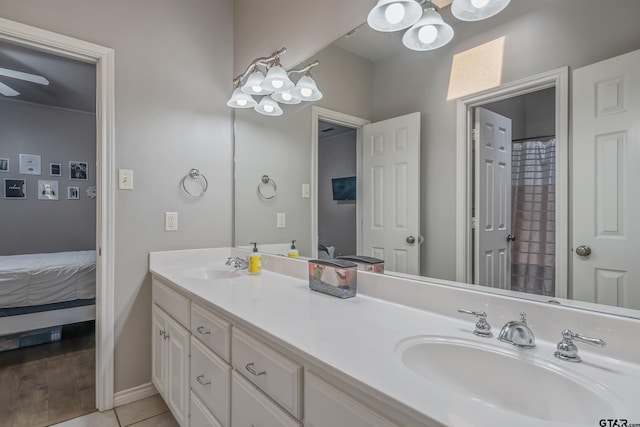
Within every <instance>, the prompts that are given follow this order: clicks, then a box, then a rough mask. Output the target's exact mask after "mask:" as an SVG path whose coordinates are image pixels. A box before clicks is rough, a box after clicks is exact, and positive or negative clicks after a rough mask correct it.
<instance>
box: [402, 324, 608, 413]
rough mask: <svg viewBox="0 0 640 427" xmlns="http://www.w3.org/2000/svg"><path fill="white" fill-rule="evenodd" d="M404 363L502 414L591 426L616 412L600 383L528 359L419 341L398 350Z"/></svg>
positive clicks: (473, 345)
mask: <svg viewBox="0 0 640 427" xmlns="http://www.w3.org/2000/svg"><path fill="white" fill-rule="evenodd" d="M396 349H397V353H398V355H399V357H400V358H401V361H402V363H403V364H404V365H405V366H406V367H407V368H409V369H410V370H412V371H413V372H415V373H417V374H418V375H421V376H422V377H424V378H425V379H427V380H429V382H430V385H432V386H434V387H442V388H448V389H450V390H452V391H454V392H457V393H459V394H462V395H464V396H467V397H470V398H473V399H474V400H479V401H482V402H484V403H486V404H487V405H490V406H494V407H498V408H500V409H502V410H505V411H510V412H514V413H517V414H520V415H524V416H528V417H533V418H537V419H540V420H549V421H551V420H553V421H556V422H566V423H585V424H589V423H591V424H592V425H596V424H593V423H594V420H596V422H597V420H599V419H601V418H602V417H603V416H604V415H603V414H612V413H615V411H614V408H613V406H612V404H611V403H610V402H608V401H607V400H605V399H604V398H603V397H601V396H611V395H612V394H611V391H610V390H608V389H606V388H605V387H604V386H602V385H601V384H599V383H596V382H593V381H590V380H589V379H584V378H574V377H573V376H570V375H568V374H566V373H565V372H564V371H563V370H561V367H559V366H556V365H554V364H552V363H549V362H546V361H543V360H537V359H534V357H533V356H531V355H526V354H523V353H522V352H520V353H515V354H514V352H513V350H512V351H511V352H509V351H506V350H505V351H502V350H501V349H500V348H498V347H494V346H492V345H486V344H483V343H478V342H475V341H471V340H466V339H460V338H452V337H438V336H417V337H412V338H407V339H405V340H403V341H401V342H400V343H399V344H398V345H397V348H396Z"/></svg>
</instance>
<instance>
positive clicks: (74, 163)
mask: <svg viewBox="0 0 640 427" xmlns="http://www.w3.org/2000/svg"><path fill="white" fill-rule="evenodd" d="M69 179H74V180H81V181H87V180H88V179H89V163H88V162H81V161H78V160H71V161H70V162H69Z"/></svg>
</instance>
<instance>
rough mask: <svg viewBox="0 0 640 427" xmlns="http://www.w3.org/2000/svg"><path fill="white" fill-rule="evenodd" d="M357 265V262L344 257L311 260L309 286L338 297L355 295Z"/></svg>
mask: <svg viewBox="0 0 640 427" xmlns="http://www.w3.org/2000/svg"><path fill="white" fill-rule="evenodd" d="M357 267H358V265H357V264H356V263H354V262H351V261H347V260H342V259H332V258H330V259H312V260H309V288H311V289H312V290H314V291H318V292H322V293H325V294H328V295H333V296H335V297H338V298H350V297H354V296H355V295H356V286H357V279H358V276H357V271H358V269H357Z"/></svg>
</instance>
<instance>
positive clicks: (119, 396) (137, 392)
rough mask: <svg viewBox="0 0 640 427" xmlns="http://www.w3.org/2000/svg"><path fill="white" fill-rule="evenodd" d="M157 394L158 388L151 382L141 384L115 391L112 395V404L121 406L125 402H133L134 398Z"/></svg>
mask: <svg viewBox="0 0 640 427" xmlns="http://www.w3.org/2000/svg"><path fill="white" fill-rule="evenodd" d="M156 394H158V390H156V388H155V387H154V385H153V384H151V383H147V384H142V385H139V386H136V387H133V388H130V389H128V390H122V391H119V392H117V393H116V394H115V395H114V396H113V406H122V405H126V404H127V403H131V402H135V401H136V400H140V399H144V398H147V397H151V396H154V395H156Z"/></svg>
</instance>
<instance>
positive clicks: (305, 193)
mask: <svg viewBox="0 0 640 427" xmlns="http://www.w3.org/2000/svg"><path fill="white" fill-rule="evenodd" d="M309 197H311V188H310V185H309V184H302V198H303V199H308V198H309Z"/></svg>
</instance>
